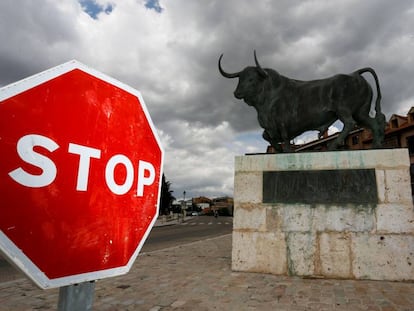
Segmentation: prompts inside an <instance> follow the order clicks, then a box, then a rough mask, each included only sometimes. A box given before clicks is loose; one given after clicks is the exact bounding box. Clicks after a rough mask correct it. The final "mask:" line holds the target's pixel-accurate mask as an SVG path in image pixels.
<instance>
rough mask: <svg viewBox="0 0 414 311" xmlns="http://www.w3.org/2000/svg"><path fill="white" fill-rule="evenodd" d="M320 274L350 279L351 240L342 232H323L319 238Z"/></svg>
mask: <svg viewBox="0 0 414 311" xmlns="http://www.w3.org/2000/svg"><path fill="white" fill-rule="evenodd" d="M319 252H320V258H319V259H320V261H319V262H320V273H321V275H324V276H326V277H331V278H348V279H349V278H352V271H351V270H352V269H351V262H352V257H351V239H350V235H349V234H347V233H343V232H324V233H321V234H320V236H319Z"/></svg>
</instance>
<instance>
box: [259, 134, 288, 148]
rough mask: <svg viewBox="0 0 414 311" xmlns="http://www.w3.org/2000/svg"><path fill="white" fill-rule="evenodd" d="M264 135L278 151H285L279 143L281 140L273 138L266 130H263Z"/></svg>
mask: <svg viewBox="0 0 414 311" xmlns="http://www.w3.org/2000/svg"><path fill="white" fill-rule="evenodd" d="M262 137H263V139H264V140H266V141H268V142H269V143H270V145H271V146H273V148H275V150H276V152H283V150H282V147H281V146H280V145H279V142H277V141H275V140H274V139H272V137H270V135H269V133H268V132H267V131H266V130H264V131H263V134H262Z"/></svg>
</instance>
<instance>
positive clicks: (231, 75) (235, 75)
mask: <svg viewBox="0 0 414 311" xmlns="http://www.w3.org/2000/svg"><path fill="white" fill-rule="evenodd" d="M222 57H223V54H221V55H220V58H219V61H218V67H219V70H220V73H221V74H222V75H223V76H224V77H226V78H229V79H231V78H238V77H239V75H240V72H236V73H227V72H225V71H224V70H223V69H222V68H221V58H222Z"/></svg>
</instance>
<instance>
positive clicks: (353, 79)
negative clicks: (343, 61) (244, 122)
mask: <svg viewBox="0 0 414 311" xmlns="http://www.w3.org/2000/svg"><path fill="white" fill-rule="evenodd" d="M222 57H223V54H222V55H221V56H220V58H219V61H218V67H219V71H220V73H221V74H222V75H223V76H224V77H226V78H239V83H238V85H237V88H236V90H235V91H234V96H235V97H236V98H237V99H243V100H244V101H245V102H246V104H248V105H249V106H253V107H254V108H255V109H256V111H257V114H258V121H259V124H260V126H261V127H262V128H263V129H264V131H263V138H264V139H265V140H267V141H268V142H269V143H270V144H271V145H272V146H273V147H274V148H275V149H276V150H277V151H278V152H283V151H290V141H291V140H292V139H293V138H295V137H297V136H298V135H300V134H302V133H304V132H306V131H309V130H317V131H319V136H321V135H322V133H323V132H325V131H326V130H327V129H328V128H329V126H331V125H332V124H333V123H334V122H335V121H336V120H338V119H339V120H340V121H341V122H342V123H343V125H344V126H343V129H342V132H340V134H339V135H338V137H337V138H336V139H335V140H334V141H333V142H332V143H331V144H330V145H329V149H330V150H335V149H338V147H339V146H342V145H343V144H344V140H345V138H346V137H347V135H348V134H349V132H350V131H352V129H354V127H355V125H358V126H362V127H367V128H369V129H370V130H371V131H372V134H373V148H380V147H381V146H382V143H383V140H384V131H385V116H384V114H383V113H382V112H381V105H380V101H381V90H380V86H379V82H378V77H377V74H376V73H375V71H374V70H373V69H372V68H362V69H359V70H357V71H355V72H353V73H351V74H337V75H335V76H332V77H330V78H326V79H320V80H312V81H300V80H294V79H290V78H287V77H285V76H283V75H281V74H279V73H278V72H277V71H275V70H273V69H268V68H262V67H261V66H260V64H259V62H258V60H257V57H256V51H255V52H254V60H255V63H256V66H254V67H253V66H249V67H246V68H244V69H243V70H242V71H240V72H236V73H227V72H225V71H224V70H223V69H222V66H221V59H222ZM365 72H369V73H370V74H372V76H373V77H374V79H375V84H376V89H377V98H376V101H375V112H376V114H375V117H374V118H372V117H370V116H369V112H370V110H371V101H372V97H373V92H372V88H371V86H370V84H369V83H368V82H367V81H366V80H365V79H364V77H363V76H362V75H361V74H363V73H365ZM282 146H283V148H282Z"/></svg>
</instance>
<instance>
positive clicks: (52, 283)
mask: <svg viewBox="0 0 414 311" xmlns="http://www.w3.org/2000/svg"><path fill="white" fill-rule="evenodd" d="M74 69H79V70H81V71H84V72H86V73H88V74H90V75H92V76H94V77H97V78H99V79H101V80H103V81H105V82H107V83H110V84H112V85H115V86H117V87H118V88H120V89H123V90H124V91H126V92H128V93H130V94H133V95H135V96H136V97H137V98H138V100H139V102H140V103H141V108H142V110H143V112H144V114H145V117H146V119H147V121H148V123H149V125H150V128H151V130H152V133H153V135H154V137H155V140H156V141H157V144H158V146H159V148H160V151H161V163H160V176H159V181H158V183H159V187H158V202H157V206H156V215H155V216H154V218H153V219H152V221H151V223H150V225H149V226H148V229H147V230H146V231H145V233H144V235H143V238H142V240H141V242H140V243H139V245H138V247H137V248H136V249H135V251H134V253H133V254H132V256H131V258H130V259H129V261H128V263H127V264H126V265H125V266H121V267H117V268H112V269H106V270H99V271H94V272H88V273H81V274H76V275H72V276H66V277H61V278H55V279H49V278H48V277H47V276H46V275H45V274H44V273H43V272H42V271H41V270H40V269H39V268H38V267H37V266H36V265H35V264H34V263H33V262H32V261H31V260H30V259H29V258H28V257H27V256H26V255H25V254H24V253H23V252H22V251H21V250H20V249H19V248H18V247H17V246H16V245H15V244H14V243H13V242H12V241H11V240H10V239H9V238H8V237H7V236H6V235H5V234H4V233H3V231H2V230H0V251H2V252H3V253H4V255H5V256H6V257H7V259H8V260H9V261H10V262H11V263H12V264H14V265H15V266H17V267H18V268H19V269H20V270H21V271H22V272H24V273H25V274H26V275H27V276H28V277H29V278H30V279H31V280H32V281H33V282H34V283H36V285H37V286H39V287H40V288H43V289H47V288H55V287H62V286H67V285H72V284H77V283H82V282H88V281H94V280H99V279H103V278H107V277H112V276H118V275H122V274H125V273H127V272H128V271H129V270H130V269H131V267H132V265H133V263H134V261H135V259H136V258H137V256H138V254H139V252H140V250H141V249H142V246H143V245H144V242H145V240H146V239H147V237H148V235H149V233H150V231H151V229H152V227H153V226H154V224H155V222H156V220H157V218H158V215H159V208H160V199H161V186H162V174H163V164H164V149H163V148H162V145H161V141H160V139H159V137H158V134H157V130H156V128H155V126H154V124H153V122H152V119H151V117H150V115H149V113H148V110H147V107H146V105H145V102H144V99H143V98H142V96H141V93H140V92H139V91H138V90H136V89H134V88H132V87H130V86H128V85H126V84H124V83H122V82H120V81H118V80H116V79H114V78H111V77H109V76H107V75H105V74H103V73H101V72H99V71H97V70H95V69H92V68H90V67H88V66H86V65H84V64H82V63H80V62H78V61H76V60H71V61H69V62H67V63H64V64H62V65H59V66H56V67H53V68H51V69H48V70H45V71H43V72H41V73H38V74H35V75H33V76H30V77H28V78H25V79H23V80H20V81H17V82H15V83H12V84H9V85H6V86H4V87H2V88H0V105H1V101H3V100H5V99H8V98H10V97H13V96H15V95H18V94H20V93H22V92H25V91H27V90H29V89H31V88H33V87H36V86H38V85H40V84H42V83H44V82H46V81H49V80H51V79H54V78H56V77H58V76H60V75H62V74H65V73H67V72H70V71H72V70H74Z"/></svg>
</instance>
